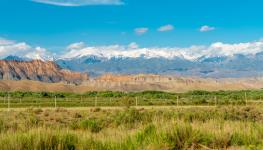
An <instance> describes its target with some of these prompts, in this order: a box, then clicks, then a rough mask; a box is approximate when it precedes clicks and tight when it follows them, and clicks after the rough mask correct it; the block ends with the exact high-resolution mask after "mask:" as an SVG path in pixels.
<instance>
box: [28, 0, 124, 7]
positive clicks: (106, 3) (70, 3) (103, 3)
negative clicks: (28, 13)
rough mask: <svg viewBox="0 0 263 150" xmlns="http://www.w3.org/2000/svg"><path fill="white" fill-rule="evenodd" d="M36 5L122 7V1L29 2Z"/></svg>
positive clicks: (71, 0) (38, 0)
mask: <svg viewBox="0 0 263 150" xmlns="http://www.w3.org/2000/svg"><path fill="white" fill-rule="evenodd" d="M31 1H33V2H37V3H43V4H49V5H57V6H71V7H73V6H85V5H123V4H124V3H123V2H122V0H31Z"/></svg>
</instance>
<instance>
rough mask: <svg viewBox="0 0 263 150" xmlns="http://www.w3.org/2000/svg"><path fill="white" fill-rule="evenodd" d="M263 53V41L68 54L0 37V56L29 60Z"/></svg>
mask: <svg viewBox="0 0 263 150" xmlns="http://www.w3.org/2000/svg"><path fill="white" fill-rule="evenodd" d="M260 52H263V40H258V41H253V42H247V43H236V44H225V43H222V42H216V43H212V44H211V45H209V46H203V45H199V46H198V45H194V46H190V47H185V48H180V47H149V48H141V47H140V46H139V45H138V44H137V43H134V42H133V43H131V44H129V45H127V46H123V45H109V46H87V45H86V44H85V43H83V42H79V43H73V44H71V45H69V46H68V47H67V48H65V51H64V52H62V53H60V54H59V55H58V54H54V53H51V52H50V51H48V50H47V49H45V48H41V47H32V46H30V45H28V44H27V43H24V42H20V43H17V42H15V41H11V40H6V39H3V38H0V57H1V58H5V57H7V56H9V55H13V56H19V57H22V58H29V59H40V60H54V58H57V59H77V58H81V57H88V56H95V57H99V58H104V59H111V58H140V57H143V58H146V59H149V58H165V59H173V58H182V59H186V60H190V61H195V60H198V59H200V58H210V57H211V58H213V57H232V56H234V55H240V54H241V55H256V54H257V53H260Z"/></svg>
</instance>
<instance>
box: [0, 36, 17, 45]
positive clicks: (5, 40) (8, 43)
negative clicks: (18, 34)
mask: <svg viewBox="0 0 263 150" xmlns="http://www.w3.org/2000/svg"><path fill="white" fill-rule="evenodd" d="M10 44H14V41H11V40H7V39H4V38H0V45H10Z"/></svg>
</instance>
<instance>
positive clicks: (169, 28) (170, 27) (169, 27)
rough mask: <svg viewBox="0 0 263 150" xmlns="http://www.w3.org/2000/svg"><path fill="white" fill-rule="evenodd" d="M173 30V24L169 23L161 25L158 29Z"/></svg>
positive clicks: (162, 30)
mask: <svg viewBox="0 0 263 150" xmlns="http://www.w3.org/2000/svg"><path fill="white" fill-rule="evenodd" d="M171 30H174V26H173V25H171V24H168V25H165V26H161V27H160V28H159V29H158V31H159V32H166V31H171Z"/></svg>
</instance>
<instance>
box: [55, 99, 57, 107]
mask: <svg viewBox="0 0 263 150" xmlns="http://www.w3.org/2000/svg"><path fill="white" fill-rule="evenodd" d="M55 108H57V96H55Z"/></svg>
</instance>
